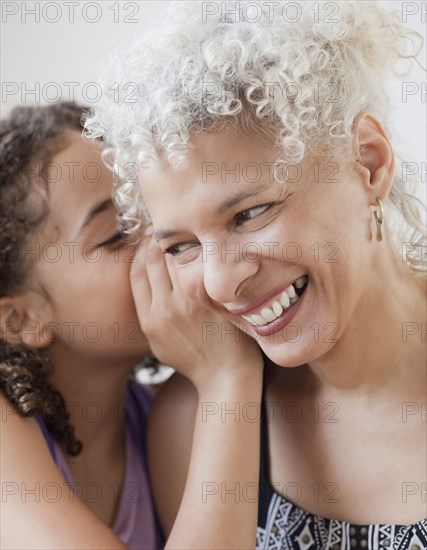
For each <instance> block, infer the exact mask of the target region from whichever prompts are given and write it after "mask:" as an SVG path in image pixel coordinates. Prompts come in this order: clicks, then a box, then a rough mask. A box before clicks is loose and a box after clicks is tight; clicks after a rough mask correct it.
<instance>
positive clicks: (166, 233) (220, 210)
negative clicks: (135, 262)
mask: <svg viewBox="0 0 427 550" xmlns="http://www.w3.org/2000/svg"><path fill="white" fill-rule="evenodd" d="M263 191H265V187H261V189H257V190H256V191H246V192H243V193H239V194H238V195H235V196H234V197H230V198H229V199H227V200H226V201H224V202H223V203H221V204H220V205H219V206H218V207H217V208H216V209H215V210H214V212H213V214H214V215H215V216H220V215H221V214H224V213H225V212H226V211H227V210H229V209H230V208H232V207H233V206H236V205H237V204H239V203H241V202H242V201H244V200H245V199H247V198H249V197H254V196H255V195H259V194H260V193H262V192H263ZM178 233H179V232H178V231H175V230H173V229H163V230H160V231H156V233H155V239H156V241H161V240H163V239H169V238H170V237H174V236H175V235H177V234H178Z"/></svg>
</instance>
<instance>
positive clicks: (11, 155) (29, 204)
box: [0, 102, 157, 456]
mask: <svg viewBox="0 0 427 550" xmlns="http://www.w3.org/2000/svg"><path fill="white" fill-rule="evenodd" d="M84 115H85V113H84V108H83V107H81V106H79V105H77V104H76V103H74V102H62V103H57V104H52V105H48V106H25V107H16V108H15V109H13V110H12V112H11V113H10V116H9V117H8V118H7V119H4V120H1V121H0V196H1V209H0V228H1V233H0V297H3V296H12V295H14V294H15V293H17V292H19V291H20V290H22V288H23V286H24V284H25V282H26V278H27V275H28V273H29V271H30V264H29V262H28V261H27V262H23V261H22V257H23V255H22V250H23V247H24V246H25V244H26V242H27V239H28V238H29V236H30V235H31V234H33V233H34V232H35V231H37V230H38V229H39V228H40V227H41V225H42V224H43V222H44V220H45V219H46V217H47V215H48V211H49V210H48V205H47V201H46V199H45V198H44V196H45V193H42V190H43V187H44V189H46V188H47V187H46V186H47V181H46V179H45V178H44V177H43V174H44V173H45V170H44V168H45V167H46V165H47V164H48V163H49V162H50V160H51V159H52V157H53V156H54V155H55V154H57V153H58V152H60V151H61V150H63V149H64V148H65V147H66V145H67V136H66V134H67V132H68V131H69V130H77V131H81V130H82V121H83V119H84ZM156 365H157V360H156V359H155V358H154V357H152V356H151V357H147V358H144V359H143V362H142V363H141V364H140V365H139V366H145V367H151V368H152V369H154V370H156ZM52 369H53V365H52V364H51V363H50V361H49V357H48V356H47V354H46V353H44V352H42V351H38V350H37V351H36V350H33V349H31V348H29V347H28V346H25V345H24V344H11V343H10V342H7V341H6V339H5V338H4V335H0V388H2V389H3V391H4V393H5V394H6V396H7V397H8V399H9V400H10V402H11V403H12V404H13V406H14V407H15V408H16V410H17V411H18V413H19V414H20V415H22V416H37V415H39V416H41V417H43V419H44V421H45V423H46V426H47V428H48V429H49V431H50V432H51V433H52V435H53V437H55V439H56V440H57V441H58V442H60V443H63V444H64V445H65V448H66V450H67V452H68V454H70V455H73V456H76V455H78V454H79V453H80V452H81V450H82V444H81V442H79V441H77V439H76V437H75V433H74V427H73V426H72V425H71V422H70V415H69V413H68V411H67V408H66V404H65V401H64V399H63V397H62V395H61V394H60V393H59V392H58V391H57V390H56V389H55V388H54V387H53V386H52V385H51V384H50V383H49V381H48V377H49V374H50V373H51V372H52Z"/></svg>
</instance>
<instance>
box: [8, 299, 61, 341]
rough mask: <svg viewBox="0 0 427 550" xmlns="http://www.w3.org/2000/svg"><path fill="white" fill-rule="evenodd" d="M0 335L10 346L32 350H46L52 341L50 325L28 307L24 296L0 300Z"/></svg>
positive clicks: (52, 332)
mask: <svg viewBox="0 0 427 550" xmlns="http://www.w3.org/2000/svg"><path fill="white" fill-rule="evenodd" d="M0 335H1V338H3V339H4V340H6V341H7V342H9V343H10V344H25V345H26V346H28V347H30V348H34V349H41V348H46V347H47V346H49V345H50V344H51V343H52V342H53V339H54V331H53V329H52V326H51V324H49V323H47V322H46V321H43V320H42V319H41V318H40V316H39V315H37V313H36V310H35V309H34V308H32V307H28V305H27V304H26V299H25V297H24V296H3V297H1V298H0Z"/></svg>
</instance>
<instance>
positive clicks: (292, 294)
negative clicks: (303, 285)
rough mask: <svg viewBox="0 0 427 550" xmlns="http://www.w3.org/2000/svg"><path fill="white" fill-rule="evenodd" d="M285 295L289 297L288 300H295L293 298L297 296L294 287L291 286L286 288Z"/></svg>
mask: <svg viewBox="0 0 427 550" xmlns="http://www.w3.org/2000/svg"><path fill="white" fill-rule="evenodd" d="M286 294H287V295H288V296H289V298H291V299H292V298H295V296H296V295H297V293H296V292H295V289H294V287H293V286H292V285H291V286H288V288H287V289H286Z"/></svg>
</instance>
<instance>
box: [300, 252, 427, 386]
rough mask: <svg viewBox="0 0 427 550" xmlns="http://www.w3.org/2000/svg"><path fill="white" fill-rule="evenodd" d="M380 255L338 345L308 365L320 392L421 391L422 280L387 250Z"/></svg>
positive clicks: (423, 287)
mask: <svg viewBox="0 0 427 550" xmlns="http://www.w3.org/2000/svg"><path fill="white" fill-rule="evenodd" d="M388 250H390V249H388ZM384 256H385V258H379V259H378V260H377V262H376V265H377V266H379V267H377V270H376V273H375V271H374V273H375V274H374V276H373V277H371V280H370V281H369V285H366V288H365V290H364V292H363V294H362V295H361V298H360V300H359V302H358V304H357V307H356V308H355V310H354V313H353V315H352V318H351V320H350V322H349V324H348V326H347V327H346V329H345V331H344V333H343V334H342V336H341V337H340V339H339V341H338V342H337V343H336V344H335V345H334V347H333V348H332V349H331V350H330V352H328V353H327V354H325V355H324V356H322V357H321V358H319V359H316V360H315V361H313V362H311V363H310V364H309V368H310V370H311V372H312V374H313V375H314V377H315V380H316V381H317V384H318V389H319V390H320V391H322V390H326V391H327V392H329V393H330V392H337V393H341V394H345V393H347V392H351V393H352V394H354V392H355V391H356V392H357V391H358V390H359V391H360V392H361V393H363V394H364V395H367V394H370V393H374V392H375V394H376V395H378V391H383V390H385V389H386V391H387V392H390V389H391V388H394V389H395V391H396V392H398V394H399V395H403V394H408V395H409V394H410V395H412V396H414V395H415V394H417V392H419V391H424V389H425V383H426V369H425V356H426V349H425V329H426V305H425V304H426V280H425V278H420V277H413V276H411V275H410V273H409V268H408V266H407V265H406V264H405V265H404V264H402V263H400V264H399V262H398V260H397V259H396V258H395V257H394V256H393V255H392V254H391V251H390V254H389V255H387V251H385V253H384Z"/></svg>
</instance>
